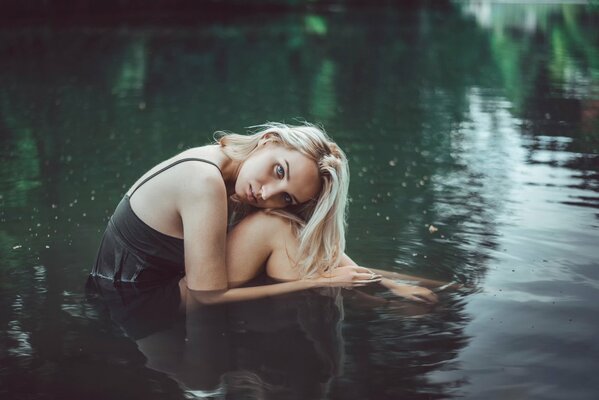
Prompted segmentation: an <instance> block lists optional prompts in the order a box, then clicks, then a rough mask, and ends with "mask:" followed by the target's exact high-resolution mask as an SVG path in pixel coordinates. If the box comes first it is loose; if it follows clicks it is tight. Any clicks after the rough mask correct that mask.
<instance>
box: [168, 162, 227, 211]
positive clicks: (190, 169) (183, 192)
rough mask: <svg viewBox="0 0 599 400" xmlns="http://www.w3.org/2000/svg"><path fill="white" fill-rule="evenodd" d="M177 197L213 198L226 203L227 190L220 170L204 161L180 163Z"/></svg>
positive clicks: (185, 199) (184, 198)
mask: <svg viewBox="0 0 599 400" xmlns="http://www.w3.org/2000/svg"><path fill="white" fill-rule="evenodd" d="M177 188H178V189H179V190H178V196H177V197H178V198H179V199H180V200H181V201H187V200H192V201H193V200H198V199H199V198H214V200H222V201H224V202H225V203H226V197H227V191H226V187H225V182H224V181H223V178H222V176H221V173H220V170H219V169H218V168H217V167H216V166H214V165H212V164H209V163H205V162H188V163H184V164H183V165H181V169H180V171H179V174H178V176H177Z"/></svg>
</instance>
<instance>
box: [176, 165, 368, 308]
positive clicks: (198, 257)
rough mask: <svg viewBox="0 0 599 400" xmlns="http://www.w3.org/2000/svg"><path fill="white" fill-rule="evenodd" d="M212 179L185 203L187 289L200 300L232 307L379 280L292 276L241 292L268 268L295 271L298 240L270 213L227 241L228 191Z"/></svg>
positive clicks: (351, 271)
mask: <svg viewBox="0 0 599 400" xmlns="http://www.w3.org/2000/svg"><path fill="white" fill-rule="evenodd" d="M212 178H213V179H209V176H208V177H206V175H204V178H203V181H202V182H201V185H198V184H196V185H195V187H196V188H195V189H193V188H186V190H185V191H184V192H182V193H181V199H182V200H181V201H180V203H179V212H180V215H181V218H182V221H183V228H184V245H185V272H186V277H185V284H186V286H187V288H188V289H189V292H188V294H190V295H191V296H192V297H193V298H194V299H195V300H197V301H199V302H201V303H206V304H215V303H226V302H232V301H243V300H250V299H257V298H261V297H267V296H275V295H279V294H283V293H290V292H294V291H298V290H305V289H309V288H313V287H317V286H330V285H340V284H343V285H349V286H351V285H352V284H363V283H369V282H376V281H378V280H379V278H378V277H375V278H373V277H372V276H371V273H370V271H367V270H366V269H365V268H362V267H358V266H356V267H348V268H339V269H336V270H335V271H333V273H332V274H331V275H329V276H327V277H318V278H315V279H305V280H300V279H299V275H287V276H282V277H280V276H279V278H282V279H283V280H292V282H284V283H279V284H274V285H265V286H256V287H246V288H236V286H239V285H241V284H243V283H245V282H247V281H249V280H251V279H253V278H254V277H256V276H258V275H259V274H260V273H261V272H262V271H264V268H265V266H267V265H268V266H269V267H271V269H275V268H277V267H283V268H282V270H286V271H295V270H294V269H293V265H294V262H293V259H295V258H296V257H298V256H299V255H297V254H296V253H297V240H296V239H295V234H294V232H293V230H292V228H291V225H290V223H289V221H286V220H284V219H282V218H280V217H275V216H272V215H268V214H266V213H264V212H256V213H254V214H252V215H250V216H248V217H246V218H244V219H243V221H241V222H240V223H239V224H238V225H237V226H236V227H235V228H234V229H233V230H232V231H231V232H229V234H228V235H227V232H226V221H227V209H226V207H227V206H226V204H227V201H226V191H225V188H224V185H223V183H222V179H221V178H220V177H219V176H217V177H216V178H218V179H214V177H212ZM197 180H198V179H197V178H196V179H195V181H196V182H197ZM192 181H193V180H192ZM295 272H296V273H297V271H295Z"/></svg>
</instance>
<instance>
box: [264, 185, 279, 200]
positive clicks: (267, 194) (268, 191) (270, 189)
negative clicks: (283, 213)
mask: <svg viewBox="0 0 599 400" xmlns="http://www.w3.org/2000/svg"><path fill="white" fill-rule="evenodd" d="M278 192H280V188H279V187H277V186H276V185H270V184H269V185H264V186H262V188H261V189H260V197H262V200H264V201H266V200H268V199H269V198H271V197H273V196H275V195H276V194H277V193H278Z"/></svg>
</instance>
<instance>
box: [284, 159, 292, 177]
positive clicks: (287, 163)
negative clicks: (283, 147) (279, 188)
mask: <svg viewBox="0 0 599 400" xmlns="http://www.w3.org/2000/svg"><path fill="white" fill-rule="evenodd" d="M285 165H287V180H288V181H289V179H291V177H290V176H289V162H288V161H287V160H285Z"/></svg>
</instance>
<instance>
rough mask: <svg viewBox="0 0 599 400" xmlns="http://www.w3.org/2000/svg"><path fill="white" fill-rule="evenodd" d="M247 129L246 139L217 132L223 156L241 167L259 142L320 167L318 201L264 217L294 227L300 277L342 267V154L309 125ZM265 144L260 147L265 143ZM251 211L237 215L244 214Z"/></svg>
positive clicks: (345, 175) (345, 172) (345, 183)
mask: <svg viewBox="0 0 599 400" xmlns="http://www.w3.org/2000/svg"><path fill="white" fill-rule="evenodd" d="M250 128H254V129H256V131H255V132H254V133H253V134H250V135H238V134H235V133H226V132H216V134H215V135H216V136H217V137H218V139H217V142H218V144H219V145H220V146H221V148H222V150H223V152H224V153H225V154H226V155H227V156H228V157H230V158H231V159H233V160H238V161H245V160H246V159H247V158H248V157H249V156H250V155H251V154H252V153H253V152H254V151H255V150H256V148H257V147H258V145H259V143H260V141H261V140H262V139H264V140H266V141H270V142H273V143H277V144H280V145H282V146H285V147H287V148H289V149H292V150H297V151H299V152H300V153H302V154H303V155H305V156H306V157H308V158H310V159H312V160H314V161H315V162H316V165H317V166H318V171H319V175H320V180H321V184H322V188H321V190H320V193H319V194H318V195H317V196H316V199H314V200H311V201H308V202H307V203H303V204H300V205H299V206H289V207H287V208H285V209H269V210H267V212H269V213H271V214H276V215H279V216H282V217H285V218H288V219H289V220H290V221H292V222H293V223H294V227H295V228H296V233H297V236H298V240H299V255H300V260H296V265H297V268H298V272H299V273H300V275H301V276H303V277H309V276H313V275H315V274H322V273H323V272H325V271H327V270H328V269H330V268H334V267H336V266H338V265H339V263H340V262H341V257H342V256H343V252H344V251H345V218H346V205H347V192H348V188H349V166H348V163H347V157H346V156H345V153H344V152H343V151H342V150H341V149H340V148H339V146H337V144H336V143H335V142H333V141H332V140H331V138H330V137H329V136H328V135H327V134H326V133H325V132H324V130H323V129H321V128H319V127H317V126H315V125H312V124H310V123H307V122H305V123H303V124H302V125H286V124H282V123H277V122H268V123H266V124H263V125H257V126H253V127H250ZM264 140H263V141H264ZM249 212H251V211H249V210H247V208H246V210H244V211H241V213H242V214H247V213H249Z"/></svg>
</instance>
